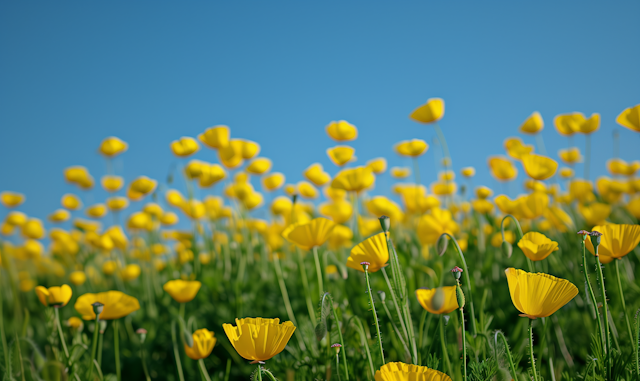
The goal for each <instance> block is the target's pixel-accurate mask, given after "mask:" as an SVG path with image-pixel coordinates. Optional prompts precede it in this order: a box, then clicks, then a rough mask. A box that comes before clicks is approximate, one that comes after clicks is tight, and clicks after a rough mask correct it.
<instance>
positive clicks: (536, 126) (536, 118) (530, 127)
mask: <svg viewBox="0 0 640 381" xmlns="http://www.w3.org/2000/svg"><path fill="white" fill-rule="evenodd" d="M543 128H544V120H542V115H540V113H539V112H537V111H536V112H534V113H533V114H531V116H529V117H528V118H527V120H525V121H524V123H522V125H521V126H520V132H522V133H523V134H530V135H534V134H537V133H538V132H540V131H542V129H543Z"/></svg>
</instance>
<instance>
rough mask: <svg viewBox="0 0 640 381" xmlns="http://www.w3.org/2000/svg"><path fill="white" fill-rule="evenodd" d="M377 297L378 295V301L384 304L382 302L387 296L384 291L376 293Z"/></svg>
mask: <svg viewBox="0 0 640 381" xmlns="http://www.w3.org/2000/svg"><path fill="white" fill-rule="evenodd" d="M378 295H380V300H382V302H383V303H384V300H385V299H386V298H387V294H385V293H384V291H378Z"/></svg>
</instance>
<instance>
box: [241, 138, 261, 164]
mask: <svg viewBox="0 0 640 381" xmlns="http://www.w3.org/2000/svg"><path fill="white" fill-rule="evenodd" d="M239 140H240V141H241V142H242V153H241V155H242V158H243V159H245V160H249V159H253V158H254V157H256V156H258V154H259V153H260V144H258V143H256V142H252V141H251V140H245V139H239Z"/></svg>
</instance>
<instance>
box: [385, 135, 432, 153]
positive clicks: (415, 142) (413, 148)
mask: <svg viewBox="0 0 640 381" xmlns="http://www.w3.org/2000/svg"><path fill="white" fill-rule="evenodd" d="M428 149H429V145H428V144H427V142H425V141H424V140H422V139H412V140H404V141H401V142H400V143H398V144H396V145H395V146H394V147H393V150H394V151H396V153H397V154H398V155H401V156H410V157H418V156H420V155H422V154H424V153H425V152H427V150H428Z"/></svg>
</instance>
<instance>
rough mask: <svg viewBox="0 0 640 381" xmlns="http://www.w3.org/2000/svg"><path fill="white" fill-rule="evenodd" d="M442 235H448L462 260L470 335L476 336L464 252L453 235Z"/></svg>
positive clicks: (473, 310) (474, 313)
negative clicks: (468, 310)
mask: <svg viewBox="0 0 640 381" xmlns="http://www.w3.org/2000/svg"><path fill="white" fill-rule="evenodd" d="M443 235H446V236H448V237H449V238H450V239H451V240H452V241H453V243H454V244H455V245H456V250H457V251H458V256H459V257H460V261H461V262H462V269H463V270H464V271H463V275H464V281H465V283H466V285H467V291H466V292H467V295H469V297H468V298H467V301H468V302H469V309H470V310H471V314H470V315H471V316H470V319H471V335H472V336H473V337H476V335H477V332H478V330H477V328H476V312H475V308H474V307H473V296H472V294H471V278H469V268H468V267H467V261H466V260H465V259H464V254H463V253H462V249H460V245H458V241H456V239H455V238H453V236H452V235H451V234H449V233H444V234H443Z"/></svg>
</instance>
